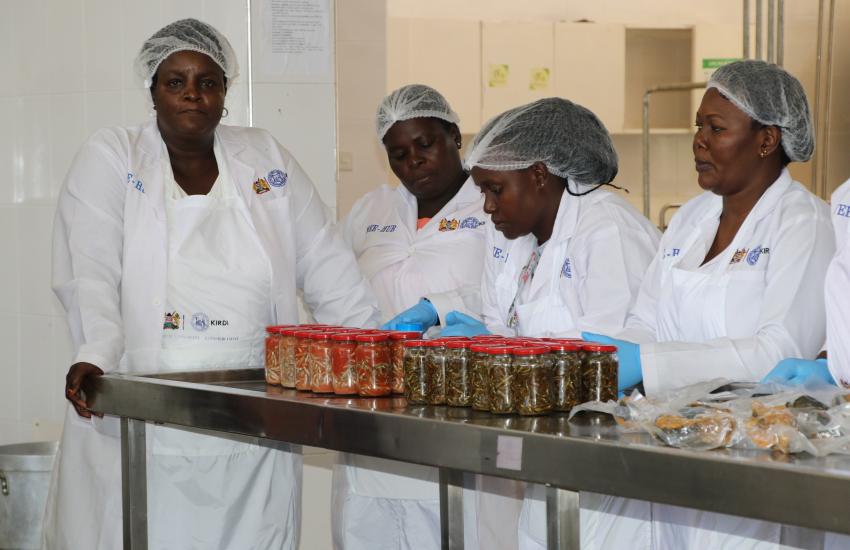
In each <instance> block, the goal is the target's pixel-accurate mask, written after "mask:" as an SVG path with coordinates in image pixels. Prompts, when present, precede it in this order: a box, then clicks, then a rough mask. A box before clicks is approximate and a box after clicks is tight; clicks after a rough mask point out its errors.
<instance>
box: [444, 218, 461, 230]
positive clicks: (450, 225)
mask: <svg viewBox="0 0 850 550" xmlns="http://www.w3.org/2000/svg"><path fill="white" fill-rule="evenodd" d="M459 224H460V223H459V222H458V221H457V220H455V219H451V220H449V219H446V218H443V219H442V220H440V231H454V230H455V229H457V226H458V225H459Z"/></svg>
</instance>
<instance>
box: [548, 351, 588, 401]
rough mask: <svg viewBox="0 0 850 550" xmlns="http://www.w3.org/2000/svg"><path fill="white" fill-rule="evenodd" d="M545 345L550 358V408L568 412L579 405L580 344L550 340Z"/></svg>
mask: <svg viewBox="0 0 850 550" xmlns="http://www.w3.org/2000/svg"><path fill="white" fill-rule="evenodd" d="M546 345H547V346H549V350H550V351H549V353H550V354H551V356H552V408H553V409H554V410H556V411H563V412H569V411H570V410H572V408H573V407H575V406H576V405H578V404H579V403H581V397H582V395H581V369H582V367H581V358H582V351H581V344H579V343H577V341H575V340H568V339H562V340H557V339H551V340H548V341H547V342H546Z"/></svg>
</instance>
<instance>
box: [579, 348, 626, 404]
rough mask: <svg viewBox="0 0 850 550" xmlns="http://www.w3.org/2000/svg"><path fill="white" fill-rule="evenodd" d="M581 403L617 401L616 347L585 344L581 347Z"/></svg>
mask: <svg viewBox="0 0 850 550" xmlns="http://www.w3.org/2000/svg"><path fill="white" fill-rule="evenodd" d="M581 349H582V352H583V354H584V357H582V361H581V394H582V398H581V400H582V402H587V401H612V400H614V401H616V399H617V371H618V369H619V363H618V362H617V346H605V345H599V344H585V345H583V346H582V347H581Z"/></svg>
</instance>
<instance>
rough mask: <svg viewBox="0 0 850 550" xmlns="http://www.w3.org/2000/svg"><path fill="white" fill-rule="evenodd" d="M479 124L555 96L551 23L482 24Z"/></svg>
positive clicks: (552, 25)
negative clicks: (480, 117) (521, 106)
mask: <svg viewBox="0 0 850 550" xmlns="http://www.w3.org/2000/svg"><path fill="white" fill-rule="evenodd" d="M481 44H482V47H481V89H482V122H485V121H487V120H488V119H490V118H491V117H493V116H495V115H497V114H499V113H501V112H503V111H506V110H508V109H510V108H512V107H516V106H518V105H523V104H525V103H530V102H532V101H535V100H537V99H541V98H544V97H550V96H552V95H555V82H554V80H555V74H554V58H555V48H554V46H555V25H554V24H553V23H523V22H499V23H491V22H484V23H482V30H481Z"/></svg>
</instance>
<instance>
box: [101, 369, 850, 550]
mask: <svg viewBox="0 0 850 550" xmlns="http://www.w3.org/2000/svg"><path fill="white" fill-rule="evenodd" d="M87 393H88V395H89V400H90V404H91V406H92V408H93V409H94V410H96V411H99V412H104V413H106V414H111V415H116V416H120V417H121V432H122V462H123V464H122V467H123V474H124V475H123V491H124V544H125V546H124V547H125V549H132V550H144V549H146V548H147V495H146V475H145V468H146V466H145V421H149V422H156V423H164V424H172V425H178V426H191V427H195V428H201V429H206V430H213V431H218V432H227V433H233V434H242V435H246V436H252V437H259V438H263V440H264V441H265V444H267V445H270V446H275V445H279V444H280V443H279V442H286V443H291V444H298V445H309V446H313V447H322V448H325V449H331V450H336V451H345V452H352V453H358V454H363V455H371V456H376V457H381V458H390V459H394V460H401V461H405V462H411V463H417V464H424V465H428V466H435V467H437V468H439V469H440V507H441V522H442V540H443V548H444V549H451V550H457V549H462V548H463V523H462V521H463V519H462V518H463V514H462V513H461V504H462V502H461V498H462V497H461V494H462V484H463V473H464V472H470V473H479V474H487V475H492V476H499V477H504V478H511V479H517V480H522V481H527V482H532V483H540V484H545V485H546V487H547V524H548V529H549V548H550V549H562V550H566V549H569V550H574V549H578V548H579V539H578V493H577V491H594V492H598V493H606V494H611V495H618V496H624V497H632V498H639V499H644V500H650V501H655V502H662V503H668V504H675V505H679V506H689V507H693V508H699V509H703V510H709V511H714V512H723V513H727V514H734V515H740V516H747V517H752V518H759V519H765V520H770V521H776V522H781V523H788V524H792V525H799V526H802V527H807V528H811V529H825V530H829V531H838V532H842V533H848V534H850V513H847V512H846V510H848V507H847V502H848V497H850V457H844V456H837V455H836V456H830V457H825V458H814V457H811V456H809V455H799V456H786V455H781V454H770V453H767V452H759V451H744V450H724V451H712V452H693V451H685V450H679V449H672V448H668V447H664V446H661V445H660V444H658V443H656V442H654V441H653V440H652V439H651V438H650V437H649V436H648V435H645V434H620V433H618V431H617V429H616V427H615V426H614V425H613V423H612V422H611V421H610V420H607V419H606V418H605V417H600V416H593V417H587V418H584V419H573V420H572V421H570V422H568V421H567V417H566V415H562V414H557V415H552V416H545V417H519V416H496V415H491V414H488V413H483V412H477V411H473V410H471V409H460V408H452V407H433V406H408V405H407V402H406V401H405V400H404V399H403V398H397V397H393V398H390V397H386V398H345V397H336V396H321V395H314V394H308V393H303V392H296V391H294V390H286V389H283V388H279V387H272V386H267V385H266V384H265V382H264V381H263V371H262V369H245V370H234V371H217V372H214V371H203V372H194V373H185V374H169V375H151V376H122V375H107V376H103V377H99V378H97V379H95V380H94V381H93V384H92V386H91V387H89V388H87Z"/></svg>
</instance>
